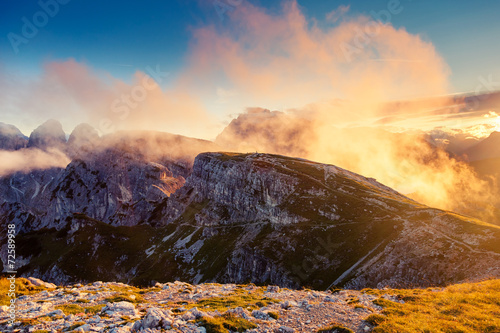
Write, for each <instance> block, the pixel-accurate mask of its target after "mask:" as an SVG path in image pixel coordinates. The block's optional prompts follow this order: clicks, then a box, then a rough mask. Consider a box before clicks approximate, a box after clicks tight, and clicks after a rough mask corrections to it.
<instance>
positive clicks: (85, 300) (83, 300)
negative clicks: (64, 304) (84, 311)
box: [76, 298, 90, 303]
mask: <svg viewBox="0 0 500 333" xmlns="http://www.w3.org/2000/svg"><path fill="white" fill-rule="evenodd" d="M76 302H77V303H90V301H89V300H88V299H85V298H79V299H77V300H76Z"/></svg>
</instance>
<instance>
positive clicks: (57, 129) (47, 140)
mask: <svg viewBox="0 0 500 333" xmlns="http://www.w3.org/2000/svg"><path fill="white" fill-rule="evenodd" d="M65 143H66V134H65V133H64V130H63V127H62V125H61V123H60V122H59V121H57V120H54V119H49V120H47V121H46V122H45V123H43V124H42V125H40V126H38V127H37V128H36V129H35V130H34V131H33V132H32V133H31V135H30V138H29V142H28V147H36V148H42V149H43V148H48V147H58V146H61V145H64V144H65Z"/></svg>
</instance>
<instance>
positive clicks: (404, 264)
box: [2, 151, 500, 289]
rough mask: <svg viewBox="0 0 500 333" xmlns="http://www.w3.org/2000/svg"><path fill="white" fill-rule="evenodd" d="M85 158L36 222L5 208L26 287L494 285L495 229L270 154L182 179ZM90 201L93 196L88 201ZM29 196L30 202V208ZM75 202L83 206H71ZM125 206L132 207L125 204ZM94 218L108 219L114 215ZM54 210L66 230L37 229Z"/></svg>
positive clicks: (242, 157) (210, 163) (366, 181)
mask: <svg viewBox="0 0 500 333" xmlns="http://www.w3.org/2000/svg"><path fill="white" fill-rule="evenodd" d="M130 154H131V156H136V154H135V153H132V152H131V153H130ZM92 156H94V159H91V160H89V161H87V162H85V161H83V160H74V161H73V162H72V163H71V164H70V165H69V166H68V168H66V169H65V170H63V171H59V172H60V174H59V176H57V177H55V178H54V180H53V181H55V182H54V185H47V186H46V187H45V185H44V186H43V187H42V186H41V187H40V188H41V190H40V191H42V190H43V188H45V191H49V192H48V193H49V194H50V195H47V196H46V197H47V198H48V199H47V200H48V202H49V204H48V205H47V206H45V207H46V208H45V210H44V211H39V212H36V211H34V210H33V208H29V209H30V210H29V212H27V213H25V215H23V210H22V208H23V206H22V204H18V203H9V204H7V205H5V203H4V205H3V206H2V207H3V209H6V208H5V207H7V214H5V215H3V219H4V221H6V222H14V223H16V224H17V225H18V226H19V230H21V234H20V235H18V255H19V258H18V259H19V262H20V266H21V267H19V269H18V271H19V272H20V273H21V274H22V275H25V276H26V275H29V276H37V277H40V278H43V279H46V280H49V281H52V282H57V283H69V282H74V281H93V280H108V281H114V280H118V281H122V282H127V283H136V284H143V285H148V284H150V283H152V281H155V280H156V281H159V280H182V281H188V282H193V283H200V282H215V281H217V282H225V283H243V282H249V281H250V282H254V283H258V284H276V285H281V286H286V287H293V288H298V287H300V286H304V285H308V286H312V287H314V288H316V289H326V288H328V287H329V286H331V285H345V286H349V287H351V288H356V289H358V288H363V287H367V286H369V287H383V286H385V285H389V286H431V285H444V284H447V283H452V282H459V281H463V280H465V279H480V278H484V277H487V276H500V271H499V267H500V248H499V246H498V241H497V240H498V239H499V237H500V228H498V227H495V226H492V225H488V224H484V223H481V222H480V221H477V220H474V219H472V218H467V217H463V216H459V215H455V214H452V213H448V212H444V211H440V210H437V209H431V208H429V207H426V206H423V205H420V204H418V203H416V202H414V201H412V200H410V199H408V198H406V197H405V196H403V195H401V194H399V193H397V192H396V191H394V190H392V189H390V188H388V187H386V186H384V185H382V184H379V183H377V182H376V181H375V180H373V179H370V178H365V177H362V176H360V175H356V174H354V173H351V172H349V171H347V170H343V169H340V168H338V167H335V166H331V165H324V164H319V163H314V162H310V161H306V160H302V159H294V158H289V157H284V156H279V155H268V154H231V153H203V154H200V155H198V156H197V157H196V159H195V161H194V164H193V167H192V169H189V166H188V167H182V165H180V164H179V163H172V164H162V165H163V166H164V167H165V168H166V169H161V168H160V167H157V166H156V165H151V163H145V164H141V163H142V162H137V164H133V163H132V162H133V161H134V159H132V157H130V156H129V157H126V156H127V154H119V155H116V158H111V159H109V156H113V155H112V152H110V151H106V152H105V153H102V155H92ZM95 156H102V158H103V159H104V161H100V160H99V158H97V159H95ZM120 158H122V159H126V158H128V159H131V161H132V162H131V161H130V160H127V162H126V163H123V165H127V166H130V167H131V170H130V171H126V170H128V169H127V168H126V167H124V166H123V165H122V167H117V166H113V165H114V164H113V163H117V162H118V161H120ZM92 161H93V162H92ZM105 163H109V164H110V165H112V167H111V168H110V169H109V170H108V171H107V172H108V176H107V177H108V178H106V179H107V180H106V183H105V184H104V187H102V191H104V193H101V192H100V191H101V190H99V188H101V186H97V184H98V183H97V181H98V180H99V177H100V175H102V173H104V172H105V171H102V170H100V169H99V168H100V167H99V166H103V165H106V164H105ZM120 168H121V169H120ZM148 168H152V169H150V172H151V173H149V174H150V175H152V177H146V176H138V177H137V178H133V177H131V176H130V173H129V174H128V175H129V176H128V178H127V172H132V174H133V175H141V172H144V174H146V173H145V172H146V171H147V170H148ZM120 170H125V171H123V172H122V171H120ZM132 170H133V171H132ZM139 170H145V171H140V172H139ZM167 170H168V171H167ZM117 171H118V172H117ZM96 172H97V173H96ZM155 172H156V174H155ZM174 172H175V173H174ZM183 172H184V173H183ZM94 173H96V174H94ZM162 173H163V175H165V177H163V178H162V176H161V174H162ZM27 177H28V176H27ZM29 177H30V178H31V176H29ZM33 177H35V176H33ZM39 177H46V175H44V176H42V175H40V176H39ZM114 177H115V178H114ZM180 177H182V178H180ZM149 178H151V182H150V183H147V181H148V180H147V179H149ZM35 179H37V178H36V177H35ZM92 179H95V181H93V180H92ZM124 179H129V182H128V183H124V182H123V180H124ZM162 179H167V180H168V182H167V183H168V184H171V185H172V187H171V188H168V187H167V185H166V183H163V184H165V185H164V186H165V187H164V188H163V189H164V191H165V192H167V193H165V192H162V193H163V194H164V195H161V196H157V197H154V196H153V197H148V196H147V192H142V194H141V195H142V196H143V197H142V198H145V199H141V197H133V196H132V194H133V193H137V192H139V193H141V192H140V188H144V185H148V186H149V188H152V187H155V186H159V185H158V184H161V183H160V181H161V180H162ZM171 182H172V183H171ZM56 184H57V185H56ZM113 184H116V185H113ZM125 184H126V185H125ZM134 184H138V185H140V186H142V187H140V188H139V190H138V189H134V188H133V186H135V185H134ZM7 185H8V184H5V182H4V186H7ZM154 185H155V186H154ZM112 186H116V187H115V188H114V189H113V187H112ZM121 187H125V188H121ZM96 188H97V189H96ZM155 188H156V187H155ZM87 189H92V190H93V191H95V192H92V193H93V194H92V195H93V196H92V197H91V196H89V195H88V191H87ZM110 189H113V190H112V191H111V193H114V195H116V198H118V199H116V201H114V200H115V199H113V200H110V198H113V197H110V194H109V193H110V192H106V191H109V190H110ZM132 189H134V190H132ZM125 190H127V191H125ZM71 191H72V192H71ZM169 191H170V192H169ZM70 193H71V194H70ZM128 193H130V196H128V197H127V195H128ZM26 194H27V195H26ZM26 194H25V196H24V198H25V199H26V200H28V199H29V198H31V197H33V195H31V196H30V195H29V194H28V193H26ZM35 198H36V196H35ZM75 198H83V199H82V200H81V202H82V203H85V205H83V206H76V205H75V206H72V204H70V203H73V202H75V201H74V199H75ZM99 198H104V199H103V200H108V201H99V200H100V199H99ZM106 198H107V199H106ZM126 198H128V202H133V203H134V204H133V205H130V206H126V205H125V204H124V200H123V199H126ZM13 200H14V199H13ZM52 200H54V201H52ZM28 201H29V200H28ZM76 202H80V201H78V200H77V201H76ZM114 202H116V206H113V205H112V203H114ZM125 202H127V201H125ZM10 205H18V206H10ZM24 205H25V206H24V207H27V204H24ZM145 205H147V206H145ZM13 207H18V208H13ZM31 207H33V206H31ZM38 207H39V206H38ZM54 207H55V208H54ZM93 207H101V208H100V209H101V210H99V209H95V210H94V209H93ZM102 207H107V208H106V209H110V208H113V207H115V208H116V207H118V209H117V210H115V211H114V212H115V214H114V215H113V214H109V212H110V211H111V210H106V209H103V208H102ZM144 207H146V208H144ZM42 208H43V207H42ZM63 208H64V209H63ZM115 208H113V209H115ZM51 209H53V210H51ZM65 209H66V210H65ZM61 212H63V213H64V214H65V216H66V217H65V219H63V220H59V221H55V220H54V222H55V223H53V224H44V223H45V222H44V221H50V220H51V219H52V217H48V216H51V215H50V214H56V213H61ZM116 212H118V213H116ZM107 214H108V215H107ZM52 216H54V215H52ZM5 250H6V247H5V245H4V246H3V248H2V253H4V252H5ZM152 267H154V270H152V269H151V268H152Z"/></svg>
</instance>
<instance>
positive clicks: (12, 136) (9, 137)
mask: <svg viewBox="0 0 500 333" xmlns="http://www.w3.org/2000/svg"><path fill="white" fill-rule="evenodd" d="M27 142H28V140H27V138H26V136H24V134H23V133H21V131H20V130H19V129H18V128H17V127H15V126H13V125H9V124H4V123H0V149H2V150H18V149H21V148H24V147H26V144H27Z"/></svg>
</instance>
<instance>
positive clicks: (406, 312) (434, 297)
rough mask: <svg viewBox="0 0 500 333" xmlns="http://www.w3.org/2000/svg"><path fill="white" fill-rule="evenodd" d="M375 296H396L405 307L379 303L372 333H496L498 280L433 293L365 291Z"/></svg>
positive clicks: (499, 308)
mask: <svg viewBox="0 0 500 333" xmlns="http://www.w3.org/2000/svg"><path fill="white" fill-rule="evenodd" d="M365 291H366V292H369V293H373V294H376V295H380V296H381V295H383V294H388V295H397V297H398V299H400V300H403V301H404V304H400V303H398V302H392V301H389V300H385V299H379V300H378V302H377V301H376V302H377V303H378V304H379V305H381V306H382V307H383V310H382V314H383V316H379V315H372V316H371V317H369V318H368V320H370V321H372V322H374V323H378V326H377V327H376V328H375V329H374V331H373V332H375V333H404V332H422V333H452V332H453V333H473V332H478V333H479V332H481V333H499V332H500V280H498V279H496V280H487V281H483V282H479V283H464V284H457V285H452V286H449V287H447V288H444V289H443V290H441V291H437V292H436V291H433V290H432V289H401V290H376V289H375V290H374V289H371V290H365Z"/></svg>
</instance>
